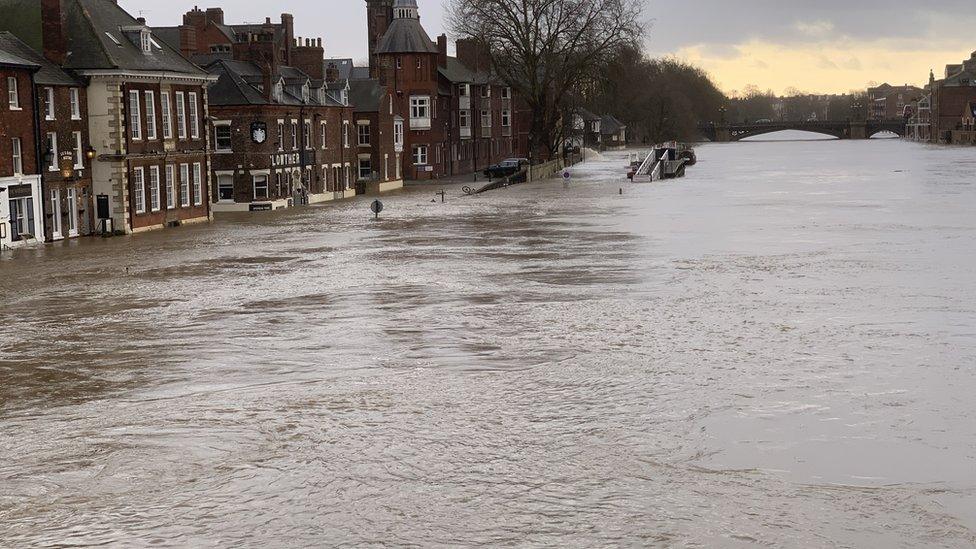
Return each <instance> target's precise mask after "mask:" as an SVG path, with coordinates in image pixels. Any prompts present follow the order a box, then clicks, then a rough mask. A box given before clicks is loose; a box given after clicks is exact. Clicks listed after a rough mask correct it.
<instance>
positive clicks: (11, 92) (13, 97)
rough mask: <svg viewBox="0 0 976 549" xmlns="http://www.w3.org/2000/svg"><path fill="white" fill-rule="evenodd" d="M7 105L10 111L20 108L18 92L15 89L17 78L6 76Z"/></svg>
mask: <svg viewBox="0 0 976 549" xmlns="http://www.w3.org/2000/svg"><path fill="white" fill-rule="evenodd" d="M7 105H8V106H9V107H10V110H12V111H19V110H20V92H19V91H18V90H17V78H16V77H13V76H8V77H7Z"/></svg>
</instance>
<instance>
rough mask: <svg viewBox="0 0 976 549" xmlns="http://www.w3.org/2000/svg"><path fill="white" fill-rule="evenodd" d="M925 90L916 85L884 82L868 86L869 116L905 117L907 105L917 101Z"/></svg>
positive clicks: (880, 117) (873, 118)
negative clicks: (872, 86) (871, 86)
mask: <svg viewBox="0 0 976 549" xmlns="http://www.w3.org/2000/svg"><path fill="white" fill-rule="evenodd" d="M923 94H924V90H922V89H921V88H918V87H916V86H909V85H908V84H905V85H904V86H892V85H890V84H882V85H880V86H877V87H874V88H868V106H869V108H870V111H869V117H870V118H871V119H872V120H893V119H896V118H905V107H907V106H909V105H911V104H912V102H913V101H917V100H918V98H920V97H921V96H922V95H923Z"/></svg>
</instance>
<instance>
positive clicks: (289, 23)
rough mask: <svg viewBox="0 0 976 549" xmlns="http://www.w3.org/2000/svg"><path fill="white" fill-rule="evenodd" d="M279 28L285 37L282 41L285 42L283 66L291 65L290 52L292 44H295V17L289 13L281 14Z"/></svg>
mask: <svg viewBox="0 0 976 549" xmlns="http://www.w3.org/2000/svg"><path fill="white" fill-rule="evenodd" d="M281 26H282V27H283V31H284V34H285V36H284V41H285V44H284V46H285V59H284V61H285V64H286V65H291V64H292V60H291V50H292V47H293V46H292V44H294V43H295V16H293V15H292V14H290V13H282V14H281Z"/></svg>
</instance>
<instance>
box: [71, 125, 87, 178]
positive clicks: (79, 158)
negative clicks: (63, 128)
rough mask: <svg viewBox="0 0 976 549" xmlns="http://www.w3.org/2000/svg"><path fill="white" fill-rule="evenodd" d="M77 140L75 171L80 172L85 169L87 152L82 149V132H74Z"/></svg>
mask: <svg viewBox="0 0 976 549" xmlns="http://www.w3.org/2000/svg"><path fill="white" fill-rule="evenodd" d="M72 135H73V136H74V138H75V169H76V170H80V169H83V168H84V167H85V151H84V150H83V149H82V143H81V132H72Z"/></svg>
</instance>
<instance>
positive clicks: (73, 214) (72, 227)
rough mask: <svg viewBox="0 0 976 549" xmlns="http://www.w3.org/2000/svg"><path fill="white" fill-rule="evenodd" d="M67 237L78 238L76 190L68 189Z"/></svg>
mask: <svg viewBox="0 0 976 549" xmlns="http://www.w3.org/2000/svg"><path fill="white" fill-rule="evenodd" d="M68 236H78V190H77V189H75V188H70V189H68Z"/></svg>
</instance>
